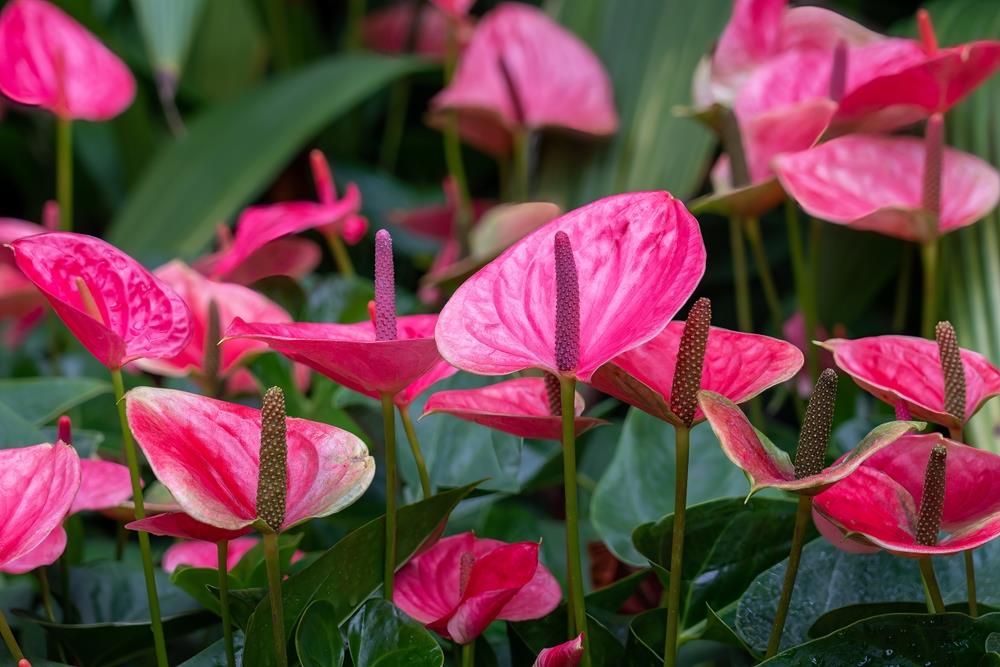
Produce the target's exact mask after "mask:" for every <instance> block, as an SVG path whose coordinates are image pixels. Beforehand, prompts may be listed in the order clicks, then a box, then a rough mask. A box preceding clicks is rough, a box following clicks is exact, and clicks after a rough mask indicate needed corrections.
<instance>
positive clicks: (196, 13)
mask: <svg viewBox="0 0 1000 667" xmlns="http://www.w3.org/2000/svg"><path fill="white" fill-rule="evenodd" d="M204 7H205V0H171V2H159V0H132V8H133V9H134V10H135V17H136V22H137V23H138V24H139V29H140V30H141V31H142V38H143V40H144V41H145V42H146V48H147V50H148V51H149V54H150V57H151V59H152V61H153V65H154V67H155V69H156V70H157V71H159V72H167V73H169V74H170V75H171V76H173V77H175V78H177V77H179V76H180V74H181V72H183V71H184V62H185V60H186V59H187V55H188V47H189V46H190V45H191V37H192V36H193V35H194V31H195V29H196V28H197V27H198V19H199V18H200V16H201V11H202V9H204Z"/></svg>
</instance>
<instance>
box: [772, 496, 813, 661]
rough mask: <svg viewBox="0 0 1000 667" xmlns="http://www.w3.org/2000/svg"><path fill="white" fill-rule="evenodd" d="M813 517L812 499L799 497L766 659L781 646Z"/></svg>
mask: <svg viewBox="0 0 1000 667" xmlns="http://www.w3.org/2000/svg"><path fill="white" fill-rule="evenodd" d="M811 516H812V497H810V496H799V507H798V509H797V510H796V512H795V530H794V532H793V533H792V548H791V551H790V552H789V553H788V567H787V568H786V569H785V582H784V583H783V584H782V586H781V597H780V598H779V599H778V610H777V612H776V613H775V615H774V625H772V626H771V637H770V639H768V640H767V653H766V654H765V659H766V658H770V657H772V656H774V655H775V654H776V653H777V652H778V648H779V647H780V646H781V635H782V633H784V631H785V619H787V618H788V606H789V605H790V604H791V602H792V591H793V590H794V589H795V577H796V576H797V575H798V573H799V560H800V559H801V558H802V546H803V544H805V538H806V530H807V529H808V528H809V520H810V517H811Z"/></svg>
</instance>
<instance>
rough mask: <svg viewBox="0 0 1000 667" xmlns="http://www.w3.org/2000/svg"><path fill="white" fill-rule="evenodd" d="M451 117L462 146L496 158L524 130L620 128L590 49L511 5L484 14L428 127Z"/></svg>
mask: <svg viewBox="0 0 1000 667" xmlns="http://www.w3.org/2000/svg"><path fill="white" fill-rule="evenodd" d="M449 113H456V114H458V125H459V132H460V134H461V135H462V137H463V139H464V140H465V141H467V142H468V143H470V144H472V145H474V146H476V147H477V148H480V149H481V150H484V151H486V152H488V153H491V154H496V155H504V154H506V153H507V152H508V151H509V150H510V147H511V143H512V139H513V135H514V134H515V133H519V132H522V131H524V130H536V129H543V128H559V129H564V130H571V131H574V132H579V133H584V134H590V135H596V136H607V135H610V134H613V133H614V132H615V130H616V129H617V128H618V114H617V112H616V111H615V104H614V96H613V90H612V87H611V81H610V79H609V77H608V74H607V72H606V71H605V70H604V66H603V65H602V64H601V62H600V61H599V60H598V59H597V57H596V56H595V55H594V54H593V52H592V51H591V50H590V49H589V48H588V47H587V46H586V45H585V44H584V43H583V42H582V41H580V39H579V38H577V37H576V36H575V35H573V34H572V33H570V32H568V31H567V30H566V29H565V28H563V27H562V26H560V25H559V24H558V23H556V22H555V21H553V20H552V19H551V18H549V17H548V16H547V15H546V14H545V13H544V12H542V11H541V10H540V9H537V8H535V7H531V6H529V5H526V4H522V3H514V2H508V3H503V4H501V5H499V6H498V7H496V8H495V9H493V10H492V11H490V12H489V13H488V14H486V16H484V17H483V19H482V20H481V21H480V22H479V25H478V26H477V27H476V30H475V32H474V33H473V35H472V39H471V41H470V42H469V45H468V47H467V48H466V50H465V52H464V53H463V54H462V57H461V58H460V59H459V63H458V69H457V70H456V72H455V77H454V79H453V80H452V82H451V84H449V86H448V87H447V88H445V89H444V90H443V91H441V93H439V94H438V95H437V96H436V97H435V98H434V99H433V100H432V101H431V122H432V123H434V124H435V125H442V124H444V123H446V122H448V121H447V117H448V114H449Z"/></svg>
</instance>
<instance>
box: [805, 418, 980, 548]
mask: <svg viewBox="0 0 1000 667" xmlns="http://www.w3.org/2000/svg"><path fill="white" fill-rule="evenodd" d="M932 463H933V464H934V465H931V464H932ZM929 465H931V468H932V469H931V473H934V474H928V472H927V471H928V466H929ZM935 467H937V468H938V470H934V468H935ZM928 479H930V480H931V484H930V485H929V486H925V480H928ZM925 501H926V502H925ZM813 502H814V507H815V509H816V511H817V513H818V514H819V515H820V516H821V517H822V518H824V519H826V520H828V521H829V522H830V524H832V526H833V527H834V528H836V529H838V531H839V533H840V534H841V535H842V536H843V538H844V539H846V540H848V542H849V543H856V544H857V545H858V546H860V547H861V548H862V549H863V548H865V547H868V548H870V547H873V546H874V547H876V548H881V549H885V550H887V551H890V552H892V553H894V554H896V555H899V556H907V557H920V556H927V555H944V554H951V553H958V552H959V551H965V550H966V549H974V548H975V547H978V546H981V545H983V544H985V543H987V542H989V541H991V540H993V539H995V538H996V537H998V536H1000V456H997V455H996V454H993V453H992V452H987V451H984V450H980V449H976V448H974V447H969V446H968V445H963V444H962V443H959V442H955V441H953V440H949V439H947V438H945V437H943V436H942V435H940V434H937V433H933V434H928V435H909V436H906V437H903V438H900V439H899V440H897V441H896V442H894V443H892V444H891V445H890V446H888V447H886V448H885V449H883V450H882V451H880V452H879V453H877V454H876V455H874V456H872V457H871V458H869V459H868V460H867V461H865V462H864V463H863V465H862V466H861V467H860V468H858V469H857V470H856V471H855V472H853V473H852V474H851V475H850V476H848V477H847V478H845V479H844V480H842V481H841V482H839V483H838V484H836V485H835V486H833V487H831V488H830V489H828V490H826V491H824V492H823V493H821V494H819V495H818V496H816V497H815V499H814V501H813ZM829 527H830V525H827V526H826V528H827V529H829ZM942 531H943V533H944V537H941V536H940V535H941V532H942ZM838 546H839V545H838Z"/></svg>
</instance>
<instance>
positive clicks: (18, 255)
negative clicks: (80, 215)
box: [10, 232, 192, 369]
mask: <svg viewBox="0 0 1000 667" xmlns="http://www.w3.org/2000/svg"><path fill="white" fill-rule="evenodd" d="M10 247H12V248H13V249H14V258H15V261H16V262H17V266H18V268H19V269H21V271H22V272H24V275H25V276H27V278H28V279H29V280H31V282H33V283H34V284H35V286H36V287H38V289H40V290H41V291H42V292H43V293H44V294H45V296H46V298H48V300H49V303H51V304H52V307H53V308H54V309H55V311H56V314H58V315H59V317H60V318H61V319H62V320H63V322H65V323H66V326H67V327H69V329H70V331H72V332H73V334H74V335H75V336H76V337H77V338H78V339H79V340H80V342H81V343H82V344H83V346H84V347H86V348H87V349H88V350H89V351H90V353H91V354H93V355H94V356H95V357H97V359H98V361H100V362H101V363H102V364H104V365H105V366H108V367H109V368H112V369H115V368H120V367H121V366H123V365H124V364H126V363H128V362H129V361H133V360H135V359H139V358H142V357H154V358H163V357H173V356H176V355H177V354H178V353H180V351H181V350H183V349H184V347H185V346H186V345H187V344H188V341H190V340H191V334H192V324H191V314H190V312H189V311H188V308H187V306H186V305H185V304H184V301H183V300H182V299H181V298H180V297H179V296H177V293H176V292H174V291H173V290H172V289H170V288H169V287H167V286H166V285H164V284H163V283H162V282H161V281H159V280H157V279H156V278H155V277H154V276H153V275H152V274H151V273H150V272H149V271H147V270H146V269H144V268H143V267H142V266H141V265H140V264H139V263H138V262H136V261H135V260H134V259H132V258H131V257H129V256H128V255H126V254H125V253H123V252H121V251H120V250H118V249H117V248H115V247H114V246H111V245H109V244H107V243H105V242H104V241H101V240H100V239H97V238H94V237H92V236H85V235H83V234H73V233H70V232H50V233H48V234H38V235H37V236H30V237H27V238H22V239H20V240H18V241H14V243H12V244H11V246H10ZM78 279H82V280H83V282H84V283H85V284H86V286H87V289H88V290H89V291H90V293H91V295H92V296H93V299H94V302H95V303H96V305H97V309H98V311H99V312H100V316H101V321H97V320H95V319H94V318H93V317H91V316H90V315H89V314H88V313H87V308H86V306H85V302H84V299H83V297H82V296H81V294H80V290H79V289H78V287H77V280H78Z"/></svg>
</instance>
